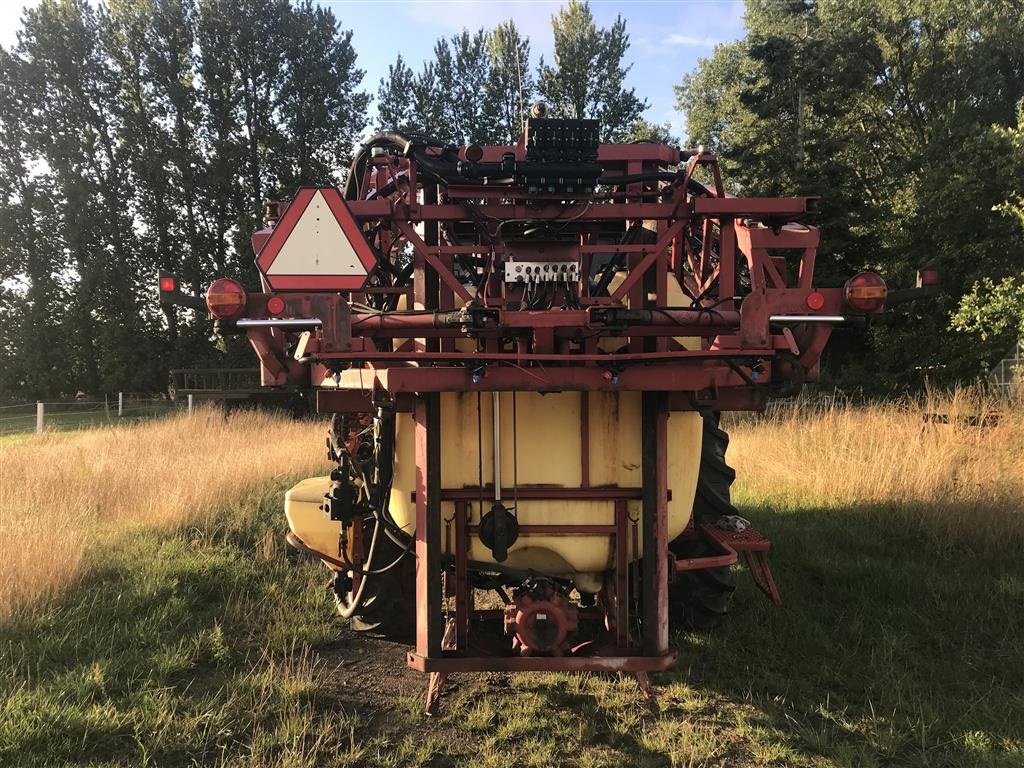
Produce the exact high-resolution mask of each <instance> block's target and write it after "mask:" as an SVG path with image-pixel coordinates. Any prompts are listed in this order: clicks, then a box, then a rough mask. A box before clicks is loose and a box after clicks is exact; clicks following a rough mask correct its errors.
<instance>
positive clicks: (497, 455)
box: [491, 392, 501, 501]
mask: <svg viewBox="0 0 1024 768" xmlns="http://www.w3.org/2000/svg"><path fill="white" fill-rule="evenodd" d="M491 394H492V395H493V397H492V399H491V411H492V413H493V415H494V430H493V431H494V435H493V437H494V500H495V501H501V405H500V401H499V400H498V393H497V392H492V393H491Z"/></svg>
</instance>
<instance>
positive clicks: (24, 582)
mask: <svg viewBox="0 0 1024 768" xmlns="http://www.w3.org/2000/svg"><path fill="white" fill-rule="evenodd" d="M323 430H324V428H323V425H322V424H320V423H313V422H295V421H290V420H286V419H284V418H282V417H278V416H274V415H269V414H265V413H252V412H241V413H236V414H233V415H231V416H230V417H228V418H225V417H224V416H222V415H221V414H220V413H219V412H217V411H214V410H205V409H202V410H199V411H197V412H196V413H194V414H193V415H192V416H187V415H182V416H177V417H174V418H168V419H164V420H159V421H152V422H147V423H143V424H136V425H131V426H116V427H109V428H102V429H92V430H89V431H83V432H77V433H71V434H68V433H63V434H52V435H43V436H40V437H38V438H35V437H34V438H31V439H28V440H25V441H22V442H17V443H11V444H9V445H5V446H0V528H2V530H3V531H4V535H3V537H2V538H0V619H3V618H4V617H5V616H7V615H9V614H10V612H11V611H12V609H13V608H14V606H15V605H17V604H19V603H25V602H27V601H30V600H32V599H33V598H36V597H39V596H40V595H42V594H44V593H46V592H48V591H50V590H54V589H58V588H60V587H61V586H62V585H65V584H67V583H68V582H69V581H70V580H71V579H73V578H74V577H75V576H76V575H77V574H78V572H79V569H80V566H81V562H82V555H83V551H84V550H85V549H86V548H87V547H88V546H90V545H91V544H94V543H96V542H97V541H99V540H100V539H102V538H104V537H107V536H110V535H111V534H114V533H118V532H123V531H124V530H125V529H126V528H129V527H131V526H136V525H145V526H157V527H160V526H163V527H169V526H174V525H179V524H181V523H183V522H186V521H189V520H192V519H194V516H195V515H197V514H200V515H202V514H209V513H211V512H212V511H214V510H217V509H219V508H221V507H223V506H224V505H225V504H226V503H228V502H230V501H235V500H237V499H238V498H239V497H241V496H243V495H245V494H248V493H252V492H253V489H255V488H262V487H266V486H267V484H268V482H270V481H273V480H275V479H279V478H282V477H291V476H295V475H300V474H303V473H307V474H308V473H312V472H315V471H318V470H320V469H322V467H323V462H324V459H323V456H324V452H323V447H322V446H323V442H322V435H323Z"/></svg>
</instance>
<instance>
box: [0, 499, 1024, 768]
mask: <svg viewBox="0 0 1024 768" xmlns="http://www.w3.org/2000/svg"><path fill="white" fill-rule="evenodd" d="M283 487H285V486H284V485H283V484H282V485H276V486H273V487H268V488H264V489H261V491H260V492H259V493H255V494H254V495H253V498H251V499H246V500H242V501H240V503H239V505H238V507H237V508H235V509H225V510H222V511H221V512H220V514H218V515H215V516H213V517H212V518H210V520H211V521H210V522H207V523H205V525H204V527H203V528H197V527H185V528H182V529H181V530H179V531H177V532H173V533H162V534H161V533H155V532H151V533H146V532H141V533H138V534H135V535H133V537H132V538H131V539H130V540H124V541H121V542H120V543H118V544H117V545H115V546H107V547H106V548H104V549H102V550H96V551H93V552H90V553H89V558H88V567H87V570H86V572H85V575H84V577H83V578H82V579H81V580H80V582H79V583H78V584H76V585H75V587H74V588H73V589H70V590H68V591H67V592H66V593H64V594H62V595H59V596H57V597H54V598H53V599H51V600H49V601H46V602H44V603H41V604H40V605H38V606H35V607H34V608H32V609H29V610H25V611H22V612H21V613H20V615H18V616H16V617H15V619H14V620H13V621H11V622H10V623H8V624H7V625H5V626H3V627H2V628H0V765H2V766H11V767H12V768H13V767H15V766H34V765H39V766H59V765H92V766H107V767H111V766H126V767H127V766H140V765H154V766H190V765H224V766H229V765H230V766H307V765H308V766H313V765H315V766H318V767H319V766H326V767H329V766H346V765H358V766H362V765H366V766H408V765H435V766H446V765H473V766H502V767H505V766H509V765H517V766H518V765H525V766H548V765H558V766H563V765H564V766H580V767H584V766H585V767H591V766H616V767H618V766H625V765H637V766H704V765H708V766H759V765H776V766H791V765H792V766H851V767H852V766H863V767H864V768H869V767H871V766H922V768H923V767H924V766H931V767H936V768H940V767H944V766H949V767H950V768H952V767H954V766H1021V765H1024V611H1022V610H1021V609H1022V606H1024V564H1022V562H1021V559H1020V558H1014V557H1011V556H1008V555H1007V556H991V555H985V554H984V553H972V552H970V551H968V550H966V549H958V548H954V547H947V548H941V547H939V546H938V545H937V544H936V543H935V540H934V539H933V538H931V537H926V536H924V535H922V534H921V533H919V532H918V531H916V530H913V529H909V528H907V527H906V526H904V525H900V524H898V523H896V522H894V521H893V520H892V519H891V518H890V516H888V515H887V514H886V513H885V510H875V511H858V512H837V511H835V510H831V511H825V510H816V509H813V508H810V507H804V506H799V505H797V504H792V505H790V506H789V507H787V508H785V509H777V510H764V509H757V501H756V500H755V499H750V498H747V499H745V501H746V502H747V504H746V506H745V507H744V508H745V510H746V511H747V512H748V513H749V516H750V517H752V518H753V519H755V520H756V521H757V523H758V525H759V527H761V528H762V529H763V530H765V531H766V532H767V533H768V534H769V535H771V536H772V537H773V539H774V541H775V547H776V551H775V554H774V557H773V563H774V566H775V571H776V575H777V577H778V580H779V582H780V585H781V588H782V592H783V597H784V600H785V603H784V604H783V605H782V606H781V607H778V608H776V607H773V606H771V605H770V604H769V603H768V602H767V601H766V600H765V599H764V598H763V597H762V596H761V594H760V593H759V592H757V591H756V589H755V588H754V587H753V585H752V583H751V582H750V580H749V578H747V577H746V575H745V574H741V576H740V588H739V590H738V591H737V594H736V599H735V603H734V611H733V613H732V615H731V616H730V617H729V621H728V623H727V624H726V626H724V627H723V628H722V630H721V631H719V632H717V633H715V634H713V635H710V636H699V635H691V634H680V635H677V636H676V637H675V638H674V641H675V644H676V646H677V648H678V649H679V651H680V661H679V664H678V666H677V667H676V668H675V669H673V670H672V671H670V672H667V673H665V674H663V675H660V676H658V677H657V678H656V680H655V682H656V683H657V684H658V686H659V691H660V700H661V706H662V712H661V714H660V715H658V716H654V715H651V714H649V713H648V712H647V711H646V709H645V708H644V707H643V706H642V704H641V702H640V701H639V697H638V696H637V693H636V688H635V684H634V683H633V682H632V681H631V680H630V679H628V678H617V677H613V676H591V675H554V674H549V675H535V676H529V675H521V676H509V675H492V676H486V675H477V676H469V675H467V676H455V677H453V678H452V679H451V684H450V686H449V687H448V688H446V691H445V696H444V698H443V700H442V713H441V715H440V716H439V717H438V718H436V719H433V720H428V719H426V718H425V717H424V716H423V714H422V710H421V704H422V701H421V698H420V694H421V692H422V690H423V689H424V688H425V684H426V680H425V679H419V678H412V683H411V684H410V685H405V686H404V687H403V686H391V685H390V684H389V683H388V682H387V681H384V682H381V681H380V680H368V681H367V683H368V688H367V690H368V691H369V692H362V691H355V692H353V691H348V692H346V690H345V686H344V685H341V684H339V682H338V675H337V673H335V671H334V669H335V666H336V659H337V655H338V654H337V651H338V647H339V641H338V637H339V625H338V624H337V623H336V622H335V620H334V619H333V618H332V617H331V615H330V612H329V610H328V607H327V604H326V601H325V600H324V595H323V591H322V589H321V588H320V586H321V585H322V583H323V581H324V571H323V569H322V568H321V567H319V566H315V565H314V564H312V563H310V562H308V561H307V560H305V559H299V558H297V557H296V556H295V555H294V554H293V553H290V552H285V551H284V550H283V548H281V547H278V546H275V545H273V543H272V542H273V541H274V540H275V539H274V538H268V536H270V537H276V536H277V533H278V532H279V531H280V529H281V527H282V525H283V522H282V520H281V518H280V513H279V504H280V495H279V494H280V491H281V490H282V488H283ZM244 510H251V511H248V512H247V511H244ZM345 653H350V654H351V653H358V646H355V645H353V646H352V647H348V646H345ZM395 655H396V656H398V655H400V654H398V653H397V652H396V654H395ZM354 660H358V659H357V658H356V659H354ZM401 674H402V673H400V672H398V671H397V670H396V672H395V675H396V676H397V677H396V679H398V678H399V677H401ZM411 675H412V673H408V676H409V677H411ZM401 679H403V680H404V679H405V677H401ZM373 698H376V699H377V701H371V699H373Z"/></svg>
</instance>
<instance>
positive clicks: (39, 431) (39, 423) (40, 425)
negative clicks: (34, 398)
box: [36, 400, 46, 435]
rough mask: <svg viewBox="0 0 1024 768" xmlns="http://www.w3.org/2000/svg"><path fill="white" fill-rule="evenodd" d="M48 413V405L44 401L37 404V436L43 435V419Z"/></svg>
mask: <svg viewBox="0 0 1024 768" xmlns="http://www.w3.org/2000/svg"><path fill="white" fill-rule="evenodd" d="M45 411H46V405H45V404H44V403H43V401H42V400H40V401H39V402H37V403H36V434H37V435H41V434H42V433H43V419H44V418H45V416H44V414H45Z"/></svg>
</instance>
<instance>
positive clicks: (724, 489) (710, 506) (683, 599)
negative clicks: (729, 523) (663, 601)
mask: <svg viewBox="0 0 1024 768" xmlns="http://www.w3.org/2000/svg"><path fill="white" fill-rule="evenodd" d="M703 417H704V432H703V437H702V444H701V454H700V474H699V475H698V476H697V492H696V495H695V496H694V499H693V524H694V526H699V525H704V524H705V523H715V522H717V521H718V519H719V518H720V517H722V516H723V515H735V514H738V512H737V510H736V507H734V506H733V505H732V500H731V488H732V484H733V481H734V480H735V479H736V470H734V469H733V468H732V467H730V466H729V465H728V464H726V462H725V452H726V450H727V449H728V447H729V435H728V433H727V432H726V431H725V430H723V429H721V428H720V427H719V415H718V414H717V413H712V412H710V411H708V412H705V413H704V414H703ZM669 549H670V550H671V552H672V554H673V555H675V557H676V558H677V559H684V558H692V557H707V556H709V555H714V554H715V551H714V549H713V548H712V547H711V546H710V545H708V544H707V543H706V542H705V541H704V540H703V539H699V538H698V539H694V538H688V537H685V536H680V537H679V538H678V539H676V540H674V541H673V542H671V543H670V544H669ZM735 591H736V576H735V574H734V573H733V571H732V568H731V567H729V566H723V567H721V568H707V569H704V570H700V571H682V572H680V573H678V574H676V579H675V582H674V583H673V584H672V586H671V589H670V590H669V599H670V602H671V609H672V613H673V618H675V619H676V620H677V621H680V622H681V623H682V625H683V626H684V627H685V628H687V629H690V630H694V631H697V632H707V631H710V630H712V629H714V628H716V627H717V626H719V625H720V624H721V623H722V620H723V618H724V617H725V615H726V614H727V613H728V612H729V603H730V602H731V600H732V594H733V592H735Z"/></svg>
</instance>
